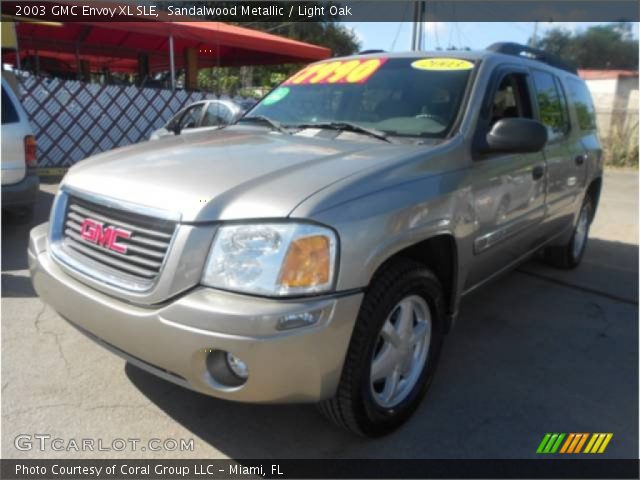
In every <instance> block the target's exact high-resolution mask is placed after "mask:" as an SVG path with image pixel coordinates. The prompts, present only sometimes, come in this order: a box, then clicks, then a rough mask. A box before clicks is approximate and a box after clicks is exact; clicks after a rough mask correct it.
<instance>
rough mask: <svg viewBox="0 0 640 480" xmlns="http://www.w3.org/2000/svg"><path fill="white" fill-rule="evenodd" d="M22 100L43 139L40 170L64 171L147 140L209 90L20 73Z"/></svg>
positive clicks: (38, 137) (40, 140)
mask: <svg viewBox="0 0 640 480" xmlns="http://www.w3.org/2000/svg"><path fill="white" fill-rule="evenodd" d="M16 79H17V83H18V93H19V97H20V101H21V102H22V105H23V106H24V109H25V111H26V112H27V115H28V117H29V122H30V123H31V126H32V128H33V129H34V134H35V136H36V139H37V141H38V170H39V172H40V174H42V175H58V174H60V173H62V172H64V170H66V169H67V168H69V167H70V166H72V165H73V164H75V163H76V162H79V161H81V160H83V159H85V158H87V157H89V156H91V155H95V154H97V153H100V152H104V151H107V150H111V149H114V148H117V147H122V146H125V145H130V144H132V143H137V142H140V141H144V140H147V139H148V138H149V136H150V134H151V132H153V130H155V129H157V128H160V127H162V126H163V125H165V124H166V123H167V121H168V120H169V119H170V118H171V117H172V116H173V115H174V114H175V113H176V112H178V111H179V110H180V109H182V108H183V107H185V106H186V105H188V104H190V103H192V102H195V101H198V100H202V99H204V98H207V97H210V96H211V95H210V94H207V93H206V92H188V91H185V90H176V91H171V90H166V89H160V88H148V87H147V88H143V87H138V86H135V85H102V84H98V83H86V82H82V81H78V80H63V79H59V78H46V77H40V76H36V75H31V74H25V73H22V72H19V73H18V74H17V75H16Z"/></svg>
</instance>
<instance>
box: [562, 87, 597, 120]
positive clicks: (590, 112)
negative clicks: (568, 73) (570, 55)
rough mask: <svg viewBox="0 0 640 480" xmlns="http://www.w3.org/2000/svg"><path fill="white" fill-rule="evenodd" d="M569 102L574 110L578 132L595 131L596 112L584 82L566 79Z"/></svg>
mask: <svg viewBox="0 0 640 480" xmlns="http://www.w3.org/2000/svg"><path fill="white" fill-rule="evenodd" d="M567 84H568V85H569V92H570V95H571V100H572V101H573V105H574V106H575V108H576V116H577V117H578V126H579V127H580V130H584V131H590V130H595V129H596V111H595V108H594V107H593V101H592V100H591V94H590V93H589V89H588V88H587V86H586V85H585V83H584V82H581V81H580V80H577V79H575V78H568V79H567Z"/></svg>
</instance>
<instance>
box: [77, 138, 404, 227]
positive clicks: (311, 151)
mask: <svg viewBox="0 0 640 480" xmlns="http://www.w3.org/2000/svg"><path fill="white" fill-rule="evenodd" d="M345 136H346V134H342V135H341V138H342V137H345ZM353 137H354V139H353V140H342V139H341V140H329V139H322V138H313V137H307V136H303V135H301V134H299V135H286V134H281V133H278V132H274V131H270V130H267V129H265V128H262V127H249V126H233V127H229V128H226V129H223V130H216V131H213V132H205V133H202V134H192V135H180V136H171V137H168V138H161V139H158V140H154V141H152V142H143V143H139V144H136V145H132V146H129V147H124V148H120V149H116V150H112V151H110V152H106V153H103V154H100V155H97V156H95V157H92V158H90V159H88V160H85V161H82V162H80V163H79V164H77V165H76V166H74V167H73V168H72V169H70V170H69V172H68V174H67V175H66V176H65V179H64V185H65V186H68V187H72V188H76V189H79V190H83V191H87V192H91V193H92V194H95V195H98V196H105V197H110V198H113V199H118V200H124V201H127V202H131V203H135V204H139V205H144V206H148V207H152V208H158V209H162V210H167V211H170V212H177V213H180V214H181V216H182V221H185V222H198V221H213V220H233V219H249V218H282V217H286V216H288V215H289V214H290V213H291V211H292V210H293V209H294V208H295V207H296V206H297V205H298V204H299V203H300V202H302V201H303V200H305V199H306V198H308V197H309V196H311V195H313V194H314V193H315V192H317V191H319V190H321V189H323V188H325V187H327V186H329V185H331V184H332V183H334V182H336V181H339V180H341V179H343V178H345V177H348V176H350V175H352V174H355V173H357V172H360V171H362V170H364V169H368V168H374V167H376V166H379V165H380V164H381V163H384V162H388V161H392V160H393V159H394V158H397V157H398V155H401V154H402V153H403V152H405V153H406V152H407V151H415V147H412V146H407V145H395V144H386V143H382V142H379V141H377V140H371V139H368V138H365V137H362V136H361V135H355V136H353ZM349 138H351V137H349Z"/></svg>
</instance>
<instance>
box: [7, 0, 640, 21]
mask: <svg viewBox="0 0 640 480" xmlns="http://www.w3.org/2000/svg"><path fill="white" fill-rule="evenodd" d="M420 4H421V5H422V8H424V11H425V14H426V17H425V18H426V21H429V22H435V21H453V22H515V21H544V22H617V21H627V22H635V21H638V19H639V18H640V14H639V9H638V2H637V0H586V1H584V0H553V1H549V0H427V1H423V2H420ZM415 5H416V2H414V1H389V0H381V1H377V0H368V1H367V0H342V1H330V2H325V1H315V2H311V1H271V2H264V1H237V2H234V1H208V2H205V1H200V2H198V1H188V2H187V1H180V0H167V1H162V0H156V1H142V0H141V1H127V0H121V1H117V0H116V1H102V0H85V1H67V0H41V1H33V0H28V1H3V2H2V14H3V15H6V16H9V17H13V18H14V19H16V20H25V21H28V20H40V21H57V22H140V21H202V20H203V19H206V20H212V21H220V22H256V21H282V22H318V21H326V20H333V21H339V22H344V21H359V22H394V21H396V22H402V21H405V22H410V21H412V20H413V15H414V12H415Z"/></svg>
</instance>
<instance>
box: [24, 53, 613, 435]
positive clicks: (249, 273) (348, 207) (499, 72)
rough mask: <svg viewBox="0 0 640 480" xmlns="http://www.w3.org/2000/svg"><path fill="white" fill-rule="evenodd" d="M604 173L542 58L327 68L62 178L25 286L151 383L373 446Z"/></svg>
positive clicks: (562, 241) (571, 223) (570, 262)
mask: <svg viewBox="0 0 640 480" xmlns="http://www.w3.org/2000/svg"><path fill="white" fill-rule="evenodd" d="M522 52H525V53H526V55H522ZM533 56H537V57H538V59H537V60H536V59H532V58H531V57H533ZM178 133H179V132H176V134H178ZM601 178H602V160H601V149H600V145H599V142H598V137H597V133H596V130H595V123H594V114H593V106H592V103H591V99H590V96H589V93H588V91H587V89H586V87H585V84H584V82H582V81H581V80H580V79H579V78H578V77H577V76H576V74H575V71H574V70H572V69H571V68H570V67H568V66H566V65H564V64H563V63H562V62H561V61H559V60H558V59H555V58H550V57H548V56H544V55H542V54H541V52H537V51H532V50H531V49H528V48H527V47H523V46H519V45H515V44H496V45H494V46H492V47H490V48H489V49H488V50H487V51H483V52H465V53H460V52H455V53H447V54H444V53H442V52H438V53H437V54H431V53H427V52H414V53H410V54H385V53H374V54H366V55H359V56H353V57H347V58H340V59H332V60H330V61H325V62H321V63H316V64H313V65H311V66H309V67H307V68H305V69H303V70H302V71H300V72H299V73H297V74H296V75H294V76H293V77H291V78H290V79H289V80H287V81H285V82H284V83H283V84H281V85H280V86H279V87H278V88H277V89H275V90H274V91H272V92H271V93H270V94H269V95H268V96H267V97H265V98H264V99H263V100H262V101H261V102H260V103H259V104H258V105H257V106H256V107H254V108H253V109H252V110H251V111H249V112H248V114H247V115H246V116H245V117H244V118H242V119H241V120H240V121H239V122H238V123H237V124H236V125H233V126H230V127H227V128H225V129H222V130H219V131H215V132H208V133H202V134H194V135H188V136H184V135H183V136H180V135H176V136H173V137H170V138H165V139H161V140H159V141H155V142H148V143H142V144H138V145H133V146H129V147H126V148H120V149H117V150H114V151H111V152H107V153H103V154H100V155H97V156H95V157H94V158H92V159H90V160H87V161H83V162H80V163H79V164H78V165H76V166H74V167H73V168H72V169H71V170H70V171H69V173H68V174H67V175H66V177H65V178H64V181H63V182H62V184H61V186H60V191H59V193H58V195H57V197H56V200H55V203H54V206H53V210H52V213H51V218H50V221H49V223H48V224H44V225H40V226H38V227H36V228H34V229H33V230H32V231H31V238H30V244H29V262H30V268H31V275H32V279H33V284H34V287H35V290H36V291H37V293H38V294H39V295H40V296H41V297H42V299H43V300H44V301H45V302H46V303H48V304H49V305H51V306H52V307H53V308H54V309H55V310H56V311H57V312H59V313H60V315H61V316H62V317H64V318H65V319H67V320H68V321H69V322H70V323H72V324H73V325H75V326H76V327H77V328H78V329H80V330H81V331H82V332H84V333H85V334H87V335H88V336H89V337H91V338H92V339H94V340H96V341H97V342H99V343H101V344H102V345H104V346H105V347H107V348H108V349H110V350H112V351H113V352H115V353H117V354H118V355H121V356H122V357H124V358H125V359H127V360H128V361H129V362H131V363H133V364H135V365H137V366H138V367H140V368H143V369H145V370H148V371H150V372H152V373H154V374H156V375H158V376H160V377H162V378H164V379H166V380H169V381H171V382H175V383H177V384H179V385H182V386H185V387H188V388H191V389H193V390H197V391H199V392H203V393H206V394H209V395H213V396H216V397H220V398H225V399H229V400H238V401H244V402H272V403H278V402H279V403H287V402H317V403H319V404H320V406H321V410H322V411H323V412H324V413H325V414H326V415H327V416H328V417H330V418H331V419H332V420H334V421H335V422H336V423H338V424H340V425H342V426H343V427H346V428H348V429H351V430H353V431H355V432H358V433H361V434H364V435H372V436H373V435H381V434H384V433H386V432H389V431H390V430H392V429H394V428H395V427H397V426H398V425H400V424H401V423H402V422H403V421H404V420H406V419H407V418H408V417H409V416H410V415H411V413H412V412H413V411H414V410H415V408H416V407H417V405H418V404H419V402H420V399H421V398H422V396H423V395H424V393H425V391H426V389H427V387H428V386H429V384H430V382H431V380H432V378H433V376H434V372H435V370H436V364H437V363H438V356H439V353H440V349H441V346H442V342H443V336H444V334H445V333H446V332H447V330H448V329H449V328H450V324H451V322H452V320H453V319H454V318H455V316H456V313H457V309H458V305H459V303H460V299H461V297H463V296H464V295H465V294H467V293H469V292H470V291H472V290H474V289H475V288H477V287H479V286H480V285H482V284H483V283H485V282H486V281H487V280H489V279H491V278H492V277H494V276H496V275H497V274H499V273H501V272H503V271H505V270H507V269H509V268H510V267H513V266H514V265H516V264H517V263H518V262H519V261H521V260H523V259H525V258H527V257H528V256H530V255H531V254H532V253H534V252H536V251H543V252H544V256H545V257H546V258H547V260H549V262H550V263H553V264H554V265H557V266H560V267H564V268H572V267H575V266H576V265H578V263H580V260H581V258H582V256H583V253H584V250H585V245H586V242H587V236H588V230H589V225H590V223H591V221H592V219H593V216H594V213H595V210H596V206H597V203H598V197H599V193H600V187H601Z"/></svg>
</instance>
